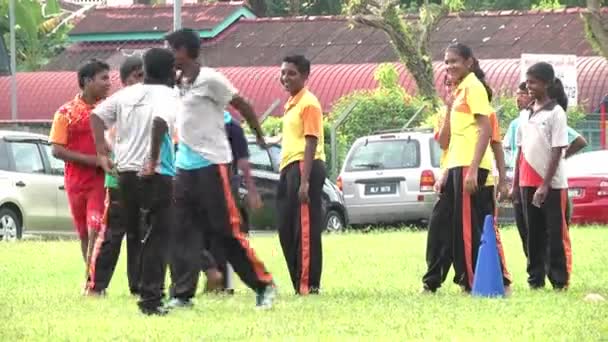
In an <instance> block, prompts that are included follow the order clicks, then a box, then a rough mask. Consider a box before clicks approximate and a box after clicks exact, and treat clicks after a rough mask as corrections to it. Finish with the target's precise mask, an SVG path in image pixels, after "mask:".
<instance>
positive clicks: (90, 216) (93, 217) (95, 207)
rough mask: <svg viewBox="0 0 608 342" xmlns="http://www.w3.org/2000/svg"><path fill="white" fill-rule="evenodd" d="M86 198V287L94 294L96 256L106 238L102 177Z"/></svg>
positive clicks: (104, 195)
mask: <svg viewBox="0 0 608 342" xmlns="http://www.w3.org/2000/svg"><path fill="white" fill-rule="evenodd" d="M87 195H88V196H87V199H86V206H87V227H88V231H89V246H88V247H89V248H88V252H89V253H88V262H89V285H88V289H90V290H91V294H94V293H95V291H94V290H93V289H94V288H95V284H96V281H97V280H96V278H97V269H96V265H97V258H98V257H99V253H100V251H101V245H102V244H103V242H104V240H105V238H106V227H107V225H106V224H105V222H104V218H107V210H106V209H107V206H106V205H105V199H106V190H105V189H104V187H103V178H99V180H98V181H97V182H96V183H95V184H93V187H92V188H91V189H90V190H89V191H88V193H87Z"/></svg>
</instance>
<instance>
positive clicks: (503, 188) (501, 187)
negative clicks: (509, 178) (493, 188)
mask: <svg viewBox="0 0 608 342" xmlns="http://www.w3.org/2000/svg"><path fill="white" fill-rule="evenodd" d="M496 195H497V197H498V198H497V199H498V201H499V202H504V201H506V200H507V199H508V198H509V187H508V186H507V182H505V181H504V180H501V181H499V182H498V191H497V194H496Z"/></svg>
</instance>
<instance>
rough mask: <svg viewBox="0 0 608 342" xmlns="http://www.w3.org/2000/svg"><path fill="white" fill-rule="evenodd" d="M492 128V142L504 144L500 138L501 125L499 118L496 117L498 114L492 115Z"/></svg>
mask: <svg viewBox="0 0 608 342" xmlns="http://www.w3.org/2000/svg"><path fill="white" fill-rule="evenodd" d="M490 126H491V127H492V142H495V143H500V142H502V138H501V137H500V125H499V124H498V116H496V113H492V114H491V115H490Z"/></svg>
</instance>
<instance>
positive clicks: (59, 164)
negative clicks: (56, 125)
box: [42, 144, 65, 175]
mask: <svg viewBox="0 0 608 342" xmlns="http://www.w3.org/2000/svg"><path fill="white" fill-rule="evenodd" d="M42 146H43V148H42V150H43V151H44V153H46V158H47V160H48V161H49V164H50V166H51V174H53V175H62V174H63V170H64V167H65V164H64V162H63V160H61V159H57V158H55V157H53V153H52V151H51V149H52V148H51V145H47V144H43V145H42Z"/></svg>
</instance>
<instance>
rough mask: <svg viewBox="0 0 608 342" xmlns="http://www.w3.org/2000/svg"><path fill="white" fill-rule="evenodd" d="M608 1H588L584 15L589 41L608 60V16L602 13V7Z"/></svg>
mask: <svg viewBox="0 0 608 342" xmlns="http://www.w3.org/2000/svg"><path fill="white" fill-rule="evenodd" d="M607 3H608V1H603V3H602V1H600V0H587V11H586V12H585V13H583V14H582V16H583V20H585V31H586V33H587V40H588V41H589V42H590V43H591V45H592V46H593V48H594V49H595V50H597V51H598V52H599V53H600V54H601V55H602V56H604V57H605V58H608V14H607V13H605V12H604V13H602V11H601V8H602V5H604V6H606V5H607Z"/></svg>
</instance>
